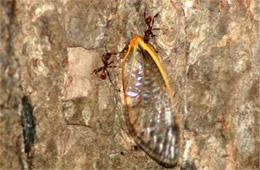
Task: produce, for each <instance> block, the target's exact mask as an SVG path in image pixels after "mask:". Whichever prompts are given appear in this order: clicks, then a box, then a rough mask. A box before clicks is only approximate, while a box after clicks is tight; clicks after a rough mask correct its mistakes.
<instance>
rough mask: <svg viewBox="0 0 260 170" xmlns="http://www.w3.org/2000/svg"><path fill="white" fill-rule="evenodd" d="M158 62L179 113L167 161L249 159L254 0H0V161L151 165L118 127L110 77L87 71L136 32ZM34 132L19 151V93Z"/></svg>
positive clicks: (254, 90) (252, 146) (254, 92)
mask: <svg viewBox="0 0 260 170" xmlns="http://www.w3.org/2000/svg"><path fill="white" fill-rule="evenodd" d="M144 12H146V14H147V15H155V14H156V13H158V12H160V13H159V16H158V17H157V18H156V20H155V28H160V29H159V30H156V31H154V33H155V34H156V35H157V36H156V37H154V38H153V39H152V40H151V42H150V43H151V44H152V45H153V46H154V48H156V49H157V51H158V56H159V57H160V59H161V61H162V64H163V66H164V68H165V70H166V72H167V73H168V77H169V81H170V84H171V87H172V89H173V91H174V97H175V100H176V104H177V106H178V112H179V115H180V120H181V129H182V131H181V156H180V160H179V164H178V165H177V166H176V167H175V168H176V169H180V168H181V167H182V168H186V169H188V168H193V169H227V170H229V169H259V112H260V107H259V105H260V104H259V101H260V99H259V88H260V87H259V75H260V71H259V70H260V69H259V66H260V59H259V58H260V57H259V50H260V49H259V37H260V35H259V22H260V5H259V1H258V0H230V1H226V0H211V1H196V0H194V1H188V0H187V1H181V0H153V1H150V0H147V1H139V0H126V1H124V0H122V1H115V0H106V1H105V0H55V1H54V0H17V1H15V0H2V1H0V33H1V34H0V38H1V40H0V169H23V168H25V169H31V168H33V169H141V168H146V169H147V168H149V169H160V168H163V167H161V166H160V165H158V164H157V163H156V162H154V161H153V160H151V159H150V158H149V157H148V156H147V155H146V154H145V153H144V152H143V151H142V150H141V149H140V148H138V147H136V146H135V143H134V142H133V140H132V138H131V137H130V136H129V134H128V131H127V126H126V124H125V120H124V106H123V104H122V101H123V100H122V99H121V96H122V92H118V90H117V89H120V88H121V68H120V63H121V60H120V59H121V58H122V54H120V55H117V56H112V58H111V61H112V60H113V61H114V65H117V66H118V67H117V68H112V69H110V70H109V71H110V76H111V79H112V82H113V85H112V84H111V82H109V80H108V79H107V80H105V81H103V80H101V79H100V78H99V77H97V76H96V75H95V74H91V73H92V71H93V70H94V69H96V68H98V67H99V66H102V61H101V56H102V54H104V53H105V52H106V49H107V51H110V52H119V51H121V50H122V49H123V48H124V46H125V45H126V44H127V42H128V41H129V40H130V39H131V36H132V34H139V35H143V32H144V31H145V29H146V26H145V23H144ZM23 96H27V97H28V99H29V102H30V103H31V105H32V107H33V116H34V120H35V127H36V129H35V132H36V133H35V139H34V144H33V145H32V147H31V150H30V152H29V153H27V154H25V153H24V142H23V135H22V126H21V120H20V119H21V117H22V116H21V114H22V113H21V110H23V109H21V107H22V105H21V99H22V97H23Z"/></svg>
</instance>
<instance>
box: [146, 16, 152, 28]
mask: <svg viewBox="0 0 260 170" xmlns="http://www.w3.org/2000/svg"><path fill="white" fill-rule="evenodd" d="M152 20H153V17H152V16H148V17H146V18H145V23H146V25H147V26H148V27H149V26H150V24H151V22H152Z"/></svg>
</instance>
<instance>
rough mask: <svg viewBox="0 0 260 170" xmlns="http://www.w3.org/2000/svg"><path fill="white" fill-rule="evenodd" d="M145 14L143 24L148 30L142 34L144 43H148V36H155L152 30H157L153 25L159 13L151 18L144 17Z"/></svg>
mask: <svg viewBox="0 0 260 170" xmlns="http://www.w3.org/2000/svg"><path fill="white" fill-rule="evenodd" d="M145 15H146V13H144V18H145V24H146V25H147V27H148V29H147V30H146V31H145V32H144V37H143V39H144V42H146V43H148V41H149V39H150V36H151V37H154V36H156V35H155V34H153V30H159V28H153V24H154V18H156V17H157V16H158V15H159V12H158V13H157V14H155V15H154V16H153V17H152V16H148V17H145Z"/></svg>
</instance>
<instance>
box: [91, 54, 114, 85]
mask: <svg viewBox="0 0 260 170" xmlns="http://www.w3.org/2000/svg"><path fill="white" fill-rule="evenodd" d="M115 54H116V53H109V52H107V53H106V54H103V55H102V62H103V66H102V67H99V68H97V69H95V70H94V71H93V72H92V73H91V74H93V73H95V74H96V75H97V76H98V73H99V72H101V71H102V73H101V74H100V76H99V77H100V78H101V79H103V80H105V79H106V77H107V76H108V79H109V81H110V82H111V83H112V84H113V82H112V80H111V78H110V74H109V72H108V70H107V69H108V68H114V67H116V66H111V64H112V63H113V61H111V62H109V59H110V57H111V55H115Z"/></svg>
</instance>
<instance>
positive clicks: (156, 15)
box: [152, 11, 161, 27]
mask: <svg viewBox="0 0 260 170" xmlns="http://www.w3.org/2000/svg"><path fill="white" fill-rule="evenodd" d="M160 12H161V11H160ZM160 12H158V13H157V14H155V15H154V16H153V21H152V27H153V24H154V18H156V17H158V15H159V13H160Z"/></svg>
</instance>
